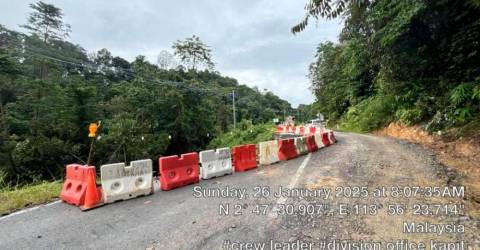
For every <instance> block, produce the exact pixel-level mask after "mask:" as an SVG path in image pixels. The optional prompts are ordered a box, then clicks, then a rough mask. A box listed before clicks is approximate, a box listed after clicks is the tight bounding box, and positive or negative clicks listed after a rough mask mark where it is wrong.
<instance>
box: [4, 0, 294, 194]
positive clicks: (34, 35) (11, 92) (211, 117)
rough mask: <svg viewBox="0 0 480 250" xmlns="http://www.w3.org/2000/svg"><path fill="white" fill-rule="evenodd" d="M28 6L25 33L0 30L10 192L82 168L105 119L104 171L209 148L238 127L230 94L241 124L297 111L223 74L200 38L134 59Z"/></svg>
mask: <svg viewBox="0 0 480 250" xmlns="http://www.w3.org/2000/svg"><path fill="white" fill-rule="evenodd" d="M31 8H32V9H31V11H32V13H31V14H30V16H28V17H25V18H26V23H25V25H24V26H23V27H24V28H25V29H26V31H28V34H24V33H20V32H17V31H13V30H8V29H6V28H5V27H3V26H1V25H0V83H1V85H0V104H1V105H0V111H1V112H0V126H1V130H0V173H2V174H3V176H4V179H3V180H4V181H3V186H0V188H4V190H9V189H5V187H10V186H15V187H18V188H19V187H21V186H23V185H28V184H31V183H39V182H42V181H54V180H59V179H62V178H63V176H64V168H65V165H66V164H69V163H80V164H82V163H85V161H86V159H87V155H88V151H89V146H90V142H89V138H88V137H87V135H88V124H89V123H91V122H97V121H99V120H101V121H102V126H101V128H100V134H99V138H98V141H97V145H96V154H95V157H94V160H93V164H94V165H95V166H97V167H98V166H100V165H102V164H105V163H112V162H129V161H131V160H136V159H142V158H158V157H159V156H162V155H169V154H181V153H186V152H192V151H199V150H204V149H205V148H206V147H207V146H208V145H209V143H210V141H211V140H212V139H215V138H216V137H217V136H219V135H223V134H225V133H227V132H228V131H229V129H230V128H231V127H232V124H233V117H232V113H233V110H232V99H233V98H232V94H233V91H235V106H236V120H237V121H242V120H249V121H251V124H252V125H253V124H261V123H265V122H269V121H271V120H272V119H273V118H275V117H278V116H280V115H282V116H283V114H284V113H285V112H286V113H287V114H289V113H291V112H293V109H292V108H291V105H290V104H289V103H288V102H287V101H285V100H282V99H280V98H279V97H277V96H276V95H274V94H273V93H272V92H270V91H267V90H259V89H257V88H250V87H248V86H246V85H240V84H239V83H238V82H237V80H235V79H233V78H230V77H225V76H222V75H221V74H220V73H219V72H218V71H216V70H215V63H214V57H213V54H214V51H212V50H211V49H210V48H209V46H208V45H206V44H205V43H204V42H203V41H202V40H201V39H200V38H199V37H197V36H192V37H190V38H186V39H184V40H179V41H176V42H174V43H173V44H172V51H173V52H172V53H171V52H168V51H162V52H161V53H160V54H159V57H158V64H153V63H151V62H149V61H147V59H146V58H145V57H144V56H142V55H139V56H137V57H136V58H135V60H133V61H132V62H129V61H127V60H125V59H123V58H121V57H118V56H115V55H112V54H111V52H109V51H108V50H107V49H101V50H99V51H98V52H95V53H87V51H86V50H85V49H83V48H82V47H81V46H80V45H76V44H73V43H71V42H68V41H66V40H65V39H66V37H68V35H69V34H70V32H71V30H72V29H73V30H74V29H75V27H70V26H69V25H68V24H66V23H64V21H63V13H62V10H61V9H59V8H57V7H56V6H53V5H50V4H46V3H43V2H37V3H34V4H31ZM239 124H242V123H239ZM233 133H235V134H236V133H240V132H237V131H236V130H234V131H233ZM2 190H3V189H2ZM33 190H35V189H32V192H33ZM8 192H10V191H8Z"/></svg>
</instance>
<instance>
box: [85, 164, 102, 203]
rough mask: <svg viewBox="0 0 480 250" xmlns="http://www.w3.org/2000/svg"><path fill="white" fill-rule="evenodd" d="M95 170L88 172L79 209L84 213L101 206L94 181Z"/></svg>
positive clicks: (98, 190) (100, 197) (100, 196)
mask: <svg viewBox="0 0 480 250" xmlns="http://www.w3.org/2000/svg"><path fill="white" fill-rule="evenodd" d="M95 177H96V176H95V169H92V170H91V171H88V177H87V190H85V200H84V202H83V205H82V206H80V209H81V210H83V211H85V210H89V209H92V208H95V207H98V206H101V205H103V203H102V195H101V192H100V189H99V188H97V183H96V181H95Z"/></svg>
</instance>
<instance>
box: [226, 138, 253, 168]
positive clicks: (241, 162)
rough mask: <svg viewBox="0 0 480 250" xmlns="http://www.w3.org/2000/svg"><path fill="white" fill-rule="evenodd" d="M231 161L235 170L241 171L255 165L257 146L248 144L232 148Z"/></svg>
mask: <svg viewBox="0 0 480 250" xmlns="http://www.w3.org/2000/svg"><path fill="white" fill-rule="evenodd" d="M232 163H233V167H234V168H235V172H243V171H247V170H250V169H253V168H256V167H257V146H256V145H255V144H248V145H242V146H235V147H233V148H232Z"/></svg>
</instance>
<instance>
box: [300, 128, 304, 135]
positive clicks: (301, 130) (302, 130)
mask: <svg viewBox="0 0 480 250" xmlns="http://www.w3.org/2000/svg"><path fill="white" fill-rule="evenodd" d="M299 134H301V135H303V134H305V127H303V126H302V127H300V132H299Z"/></svg>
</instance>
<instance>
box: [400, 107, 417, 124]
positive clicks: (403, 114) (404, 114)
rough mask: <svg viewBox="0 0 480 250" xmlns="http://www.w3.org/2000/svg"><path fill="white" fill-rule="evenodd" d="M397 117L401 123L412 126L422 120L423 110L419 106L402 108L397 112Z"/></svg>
mask: <svg viewBox="0 0 480 250" xmlns="http://www.w3.org/2000/svg"><path fill="white" fill-rule="evenodd" d="M395 117H396V119H398V120H399V121H400V122H401V123H403V124H405V125H407V126H410V125H413V124H416V123H418V122H420V121H421V120H422V118H423V112H422V110H421V109H419V108H417V107H415V108H411V109H400V110H397V112H396V113H395Z"/></svg>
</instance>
